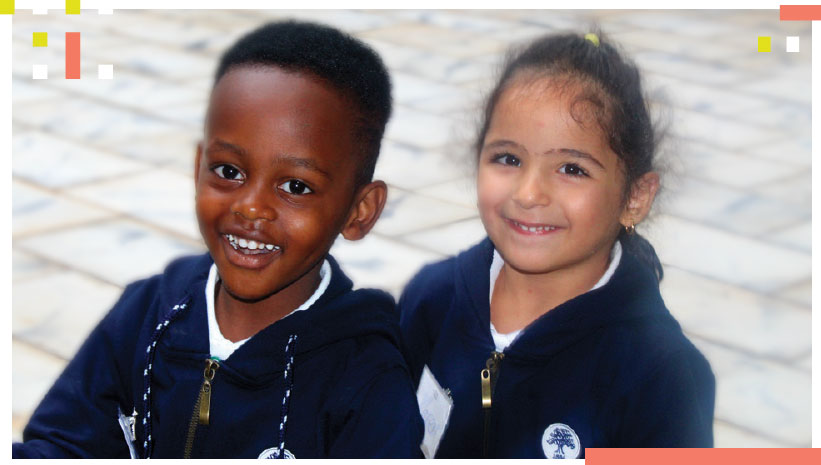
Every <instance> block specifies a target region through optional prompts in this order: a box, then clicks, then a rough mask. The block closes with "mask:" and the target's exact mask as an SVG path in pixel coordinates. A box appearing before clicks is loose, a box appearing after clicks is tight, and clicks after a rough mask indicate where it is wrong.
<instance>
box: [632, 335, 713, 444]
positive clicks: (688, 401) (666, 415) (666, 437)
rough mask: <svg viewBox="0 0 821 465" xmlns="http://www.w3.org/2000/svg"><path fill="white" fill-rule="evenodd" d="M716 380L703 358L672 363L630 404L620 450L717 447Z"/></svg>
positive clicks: (694, 355) (680, 356) (686, 354)
mask: <svg viewBox="0 0 821 465" xmlns="http://www.w3.org/2000/svg"><path fill="white" fill-rule="evenodd" d="M714 406H715V377H714V375H713V372H712V371H711V369H710V365H709V363H708V362H707V360H706V359H705V358H704V356H703V355H701V353H699V352H698V351H697V350H695V349H693V350H692V351H689V350H687V351H682V352H679V353H677V354H674V355H673V356H671V357H669V358H668V359H667V360H665V361H664V363H662V364H661V365H660V366H659V367H657V368H656V369H655V370H654V372H653V373H651V374H650V375H649V376H648V377H646V378H645V379H644V380H643V381H642V382H641V383H640V384H639V385H638V386H637V387H636V389H635V390H634V391H633V392H632V393H631V395H630V396H629V398H628V399H626V404H625V406H624V407H625V409H624V410H622V411H623V412H624V419H623V422H622V424H621V428H620V433H619V435H618V439H617V442H618V443H617V447H713V410H714Z"/></svg>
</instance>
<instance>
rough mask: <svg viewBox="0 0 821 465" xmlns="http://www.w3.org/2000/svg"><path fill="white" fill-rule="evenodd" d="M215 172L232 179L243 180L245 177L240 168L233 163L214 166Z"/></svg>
mask: <svg viewBox="0 0 821 465" xmlns="http://www.w3.org/2000/svg"><path fill="white" fill-rule="evenodd" d="M214 172H215V173H217V176H219V177H221V178H224V179H230V180H232V181H241V180H242V179H243V176H242V173H241V172H240V171H239V168H237V167H236V166H233V165H219V166H217V167H215V168H214Z"/></svg>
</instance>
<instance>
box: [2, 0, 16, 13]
mask: <svg viewBox="0 0 821 465" xmlns="http://www.w3.org/2000/svg"><path fill="white" fill-rule="evenodd" d="M13 14H14V0H0V15H13Z"/></svg>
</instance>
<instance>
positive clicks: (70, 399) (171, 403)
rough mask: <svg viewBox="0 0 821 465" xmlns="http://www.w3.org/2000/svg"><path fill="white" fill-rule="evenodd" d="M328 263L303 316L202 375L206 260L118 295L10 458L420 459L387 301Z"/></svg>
mask: <svg viewBox="0 0 821 465" xmlns="http://www.w3.org/2000/svg"><path fill="white" fill-rule="evenodd" d="M328 261H329V262H330V264H331V270H332V277H331V282H330V285H329V286H328V288H327V290H326V291H325V293H324V294H323V295H322V297H321V298H320V299H319V300H318V301H317V302H316V303H315V304H314V305H313V306H312V307H311V308H309V309H308V310H306V311H300V312H296V313H294V314H292V315H290V316H288V317H286V318H284V319H282V320H280V321H278V322H276V323H274V324H273V325H271V326H269V327H267V328H266V329H264V330H262V331H260V332H259V333H257V334H256V335H255V336H253V337H252V338H251V339H250V340H248V341H247V342H246V343H245V344H244V345H242V346H241V347H239V348H238V349H237V350H236V352H234V353H233V354H231V356H230V357H228V358H227V359H226V360H224V361H217V362H216V363H215V362H214V361H209V360H210V359H209V342H208V324H207V319H206V304H205V283H206V279H207V277H208V271H209V269H210V267H211V264H212V263H213V261H212V260H211V258H210V256H209V255H207V254H206V255H204V256H200V257H190V258H185V259H180V260H177V261H175V262H174V263H172V264H171V265H169V267H168V268H167V269H166V271H165V272H164V274H162V275H159V276H155V277H153V278H150V279H147V280H143V281H140V282H137V283H134V284H131V285H129V286H128V287H127V288H126V289H125V292H124V293H123V296H122V297H121V298H120V300H119V302H118V303H117V304H116V305H115V306H114V308H113V309H112V310H111V311H110V312H109V313H108V315H107V316H106V317H105V318H104V319H103V320H102V322H101V323H100V324H99V325H98V326H97V328H96V329H95V330H94V331H93V332H92V334H91V335H90V336H89V338H88V340H87V341H86V342H85V343H84V345H83V346H82V348H81V349H80V351H79V353H78V354H77V355H76V356H75V358H74V359H73V360H72V361H71V362H70V363H69V365H68V366H67V368H66V369H65V371H64V372H63V373H62V375H61V376H60V377H59V379H58V380H57V382H56V383H55V385H54V386H53V387H52V388H51V390H50V391H49V392H48V394H47V395H46V397H45V398H44V399H43V401H42V403H41V404H40V405H39V407H38V408H37V409H36V411H35V412H34V414H33V416H32V417H31V420H30V422H29V424H28V426H27V427H26V429H25V431H24V433H23V438H24V441H25V442H23V443H17V444H14V445H13V456H14V457H17V458H22V457H125V458H127V457H129V455H130V450H129V449H131V450H132V452H131V455H133V456H137V457H146V456H150V457H183V456H184V455H186V453H187V454H188V455H190V457H192V458H197V457H213V458H220V457H240V458H242V457H244V458H257V457H260V458H262V457H266V458H268V457H270V458H273V457H278V456H280V455H283V456H285V457H296V458H313V457H417V456H421V453H420V452H419V444H420V442H421V440H422V433H423V425H422V420H421V418H420V416H419V411H418V406H417V402H416V396H415V394H414V390H413V384H412V381H411V378H410V376H409V373H408V369H407V366H406V365H405V362H404V361H403V359H402V356H401V353H400V350H399V330H398V324H397V319H398V318H397V314H396V310H395V307H394V303H393V299H392V297H390V296H389V295H388V294H386V293H384V292H381V291H375V290H356V291H354V290H352V288H351V281H350V280H349V279H348V278H347V277H346V276H345V275H344V274H343V273H342V270H341V269H340V268H339V266H338V265H337V263H336V262H335V261H334V260H333V258H331V257H328ZM204 417H205V418H207V424H203V418H204ZM132 439H133V440H132Z"/></svg>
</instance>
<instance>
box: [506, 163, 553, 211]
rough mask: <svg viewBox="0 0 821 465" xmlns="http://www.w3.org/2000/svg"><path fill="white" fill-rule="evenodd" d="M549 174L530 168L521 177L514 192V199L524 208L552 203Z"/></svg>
mask: <svg viewBox="0 0 821 465" xmlns="http://www.w3.org/2000/svg"><path fill="white" fill-rule="evenodd" d="M547 184H548V180H547V176H545V174H544V173H542V172H540V171H539V170H529V171H528V172H526V173H523V174H522V176H521V177H520V178H519V183H518V185H517V186H516V189H515V191H514V193H513V201H514V202H516V204H517V205H518V206H520V207H522V208H534V207H539V206H547V205H549V204H550V195H549V194H548V185H547Z"/></svg>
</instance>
